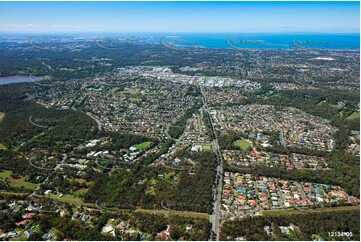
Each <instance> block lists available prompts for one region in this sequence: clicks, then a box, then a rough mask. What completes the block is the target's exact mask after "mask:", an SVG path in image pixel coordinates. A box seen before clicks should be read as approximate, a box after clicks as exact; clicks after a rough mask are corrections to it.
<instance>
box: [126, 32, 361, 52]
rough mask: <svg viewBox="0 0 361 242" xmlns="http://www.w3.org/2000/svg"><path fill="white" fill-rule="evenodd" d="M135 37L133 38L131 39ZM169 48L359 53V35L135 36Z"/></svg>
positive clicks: (175, 34)
mask: <svg viewBox="0 0 361 242" xmlns="http://www.w3.org/2000/svg"><path fill="white" fill-rule="evenodd" d="M130 38H132V37H130ZM133 38H137V39H138V40H139V41H144V42H151V43H155V42H160V43H161V44H163V45H165V46H168V47H176V48H182V47H203V48H221V49H223V48H240V49H294V48H305V49H307V48H308V49H330V50H359V49H360V35H359V34H249V33H247V34H193V33H192V34H179V33H174V34H160V35H158V36H154V35H153V36H146V35H143V36H134V37H133Z"/></svg>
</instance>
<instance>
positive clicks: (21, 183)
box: [10, 177, 38, 190]
mask: <svg viewBox="0 0 361 242" xmlns="http://www.w3.org/2000/svg"><path fill="white" fill-rule="evenodd" d="M25 179H26V177H22V178H19V179H13V178H10V186H12V187H24V188H25V189H29V190H35V188H37V186H38V185H37V184H35V183H31V182H27V181H25Z"/></svg>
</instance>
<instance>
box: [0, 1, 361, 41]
mask: <svg viewBox="0 0 361 242" xmlns="http://www.w3.org/2000/svg"><path fill="white" fill-rule="evenodd" d="M359 9H360V5H359V2H0V32H3V33H49V34H57V33H58V34H60V33H94V32H107V33H181V32H184V33H192V32H194V33H225V32H234V33H242V32H243V33H297V32H302V33H305V32H312V33H360V24H359V19H360V11H359Z"/></svg>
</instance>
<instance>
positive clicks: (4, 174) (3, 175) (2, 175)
mask: <svg viewBox="0 0 361 242" xmlns="http://www.w3.org/2000/svg"><path fill="white" fill-rule="evenodd" d="M12 173H13V172H12V171H6V170H5V171H1V172H0V178H1V179H5V178H9V177H10V175H11V174H12Z"/></svg>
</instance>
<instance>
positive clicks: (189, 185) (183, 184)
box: [85, 152, 216, 213]
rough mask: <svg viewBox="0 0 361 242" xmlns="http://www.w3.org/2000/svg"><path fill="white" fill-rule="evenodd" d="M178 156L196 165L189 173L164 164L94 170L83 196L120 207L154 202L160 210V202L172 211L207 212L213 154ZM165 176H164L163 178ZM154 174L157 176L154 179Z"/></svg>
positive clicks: (147, 206) (149, 205)
mask: <svg viewBox="0 0 361 242" xmlns="http://www.w3.org/2000/svg"><path fill="white" fill-rule="evenodd" d="M210 154H211V155H210ZM180 158H189V159H192V160H193V161H194V162H195V163H196V164H197V165H196V167H195V168H194V172H193V173H188V171H178V172H179V174H174V171H173V170H170V169H167V168H166V167H149V166H136V167H132V168H131V169H130V170H123V169H119V170H116V171H114V172H112V173H111V174H103V173H95V174H94V175H93V179H94V185H93V186H92V187H90V189H89V191H88V193H87V194H86V196H85V199H86V201H88V202H96V200H100V201H101V202H103V203H107V204H110V205H111V204H116V205H117V207H119V206H120V207H124V208H135V207H137V206H140V207H142V208H154V205H156V206H157V208H159V209H164V208H163V207H162V204H163V205H165V206H168V208H169V209H172V210H188V211H196V212H203V213H210V212H211V209H212V208H211V201H212V185H213V182H212V181H213V177H214V172H215V171H214V166H215V160H216V159H215V156H214V155H213V153H208V152H203V153H189V152H184V154H183V157H180ZM143 162H144V161H143ZM143 164H144V163H143ZM167 174H169V175H167ZM166 176H167V177H168V178H167V179H165V178H163V177H166ZM155 177H157V178H158V179H156V180H154V178H155ZM154 183H155V184H154ZM152 191H154V192H152Z"/></svg>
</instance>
